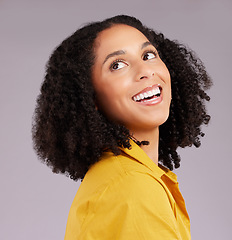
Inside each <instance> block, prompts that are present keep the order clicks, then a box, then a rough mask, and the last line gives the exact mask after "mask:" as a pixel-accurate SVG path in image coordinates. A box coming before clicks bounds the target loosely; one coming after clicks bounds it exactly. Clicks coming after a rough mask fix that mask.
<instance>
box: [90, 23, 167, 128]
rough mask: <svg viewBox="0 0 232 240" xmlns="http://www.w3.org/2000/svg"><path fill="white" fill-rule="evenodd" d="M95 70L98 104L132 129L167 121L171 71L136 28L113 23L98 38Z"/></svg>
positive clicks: (148, 126)
mask: <svg viewBox="0 0 232 240" xmlns="http://www.w3.org/2000/svg"><path fill="white" fill-rule="evenodd" d="M95 56H96V59H95V63H94V66H93V71H92V80H93V85H94V88H95V91H96V107H97V108H98V109H99V110H101V111H102V112H103V113H104V114H105V115H106V116H107V117H108V118H109V119H110V120H112V121H116V122H118V123H120V124H123V125H124V126H126V127H127V128H128V129H129V130H130V131H131V132H133V131H137V130H143V129H144V130H145V129H146V130H148V129H152V128H155V127H158V126H159V125H161V124H162V123H164V122H165V121H166V120H167V118H168V115H169V106H170V100H171V81H170V74H169V71H168V69H167V67H166V66H165V64H164V63H163V62H162V60H161V59H160V58H159V56H158V53H157V50H156V48H155V47H154V46H153V45H152V44H151V43H150V42H149V41H148V39H147V38H146V37H145V36H144V35H143V34H142V33H141V32H140V31H139V30H137V29H136V28H133V27H130V26H127V25H122V24H119V25H114V26H113V27H111V28H109V29H106V30H104V31H102V32H101V33H100V34H99V35H98V37H97V38H96V40H95Z"/></svg>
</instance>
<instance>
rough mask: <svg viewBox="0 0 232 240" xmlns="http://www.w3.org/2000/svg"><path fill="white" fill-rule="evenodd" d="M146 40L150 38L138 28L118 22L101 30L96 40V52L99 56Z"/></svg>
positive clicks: (135, 45) (139, 44) (134, 45)
mask: <svg viewBox="0 0 232 240" xmlns="http://www.w3.org/2000/svg"><path fill="white" fill-rule="evenodd" d="M146 41H148V39H147V38H146V37H145V35H143V33H141V32H140V31H139V30H138V29H136V28H134V27H131V26H128V25H124V24H117V25H114V26H112V27H110V28H108V29H106V30H103V31H102V32H100V34H99V35H98V36H97V38H96V41H95V52H96V53H97V56H99V54H101V53H110V52H113V51H117V50H126V48H133V47H137V46H141V44H142V43H144V42H146Z"/></svg>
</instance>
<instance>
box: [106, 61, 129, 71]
mask: <svg viewBox="0 0 232 240" xmlns="http://www.w3.org/2000/svg"><path fill="white" fill-rule="evenodd" d="M126 66H127V64H126V63H125V62H123V61H122V60H115V61H114V62H113V63H112V64H111V65H110V70H111V71H115V70H119V69H121V68H124V67H126Z"/></svg>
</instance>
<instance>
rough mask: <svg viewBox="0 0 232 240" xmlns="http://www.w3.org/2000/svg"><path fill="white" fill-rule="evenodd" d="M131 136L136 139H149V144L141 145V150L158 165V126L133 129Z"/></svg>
mask: <svg viewBox="0 0 232 240" xmlns="http://www.w3.org/2000/svg"><path fill="white" fill-rule="evenodd" d="M132 136H133V137H134V138H135V139H136V140H138V141H140V142H141V141H149V145H141V146H140V147H141V148H142V149H143V151H144V152H145V153H146V154H147V155H148V157H150V158H151V160H152V161H153V162H154V163H155V164H156V165H158V151H159V128H158V127H157V128H154V129H152V130H145V131H133V132H132Z"/></svg>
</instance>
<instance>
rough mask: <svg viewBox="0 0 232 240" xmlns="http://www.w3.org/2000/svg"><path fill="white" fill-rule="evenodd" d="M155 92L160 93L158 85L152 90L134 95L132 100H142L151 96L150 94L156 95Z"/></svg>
mask: <svg viewBox="0 0 232 240" xmlns="http://www.w3.org/2000/svg"><path fill="white" fill-rule="evenodd" d="M157 94H160V88H159V87H156V88H154V89H153V90H150V91H147V92H144V93H140V94H138V95H135V96H134V97H133V100H134V101H139V100H142V99H144V98H148V97H152V96H154V95H157Z"/></svg>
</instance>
